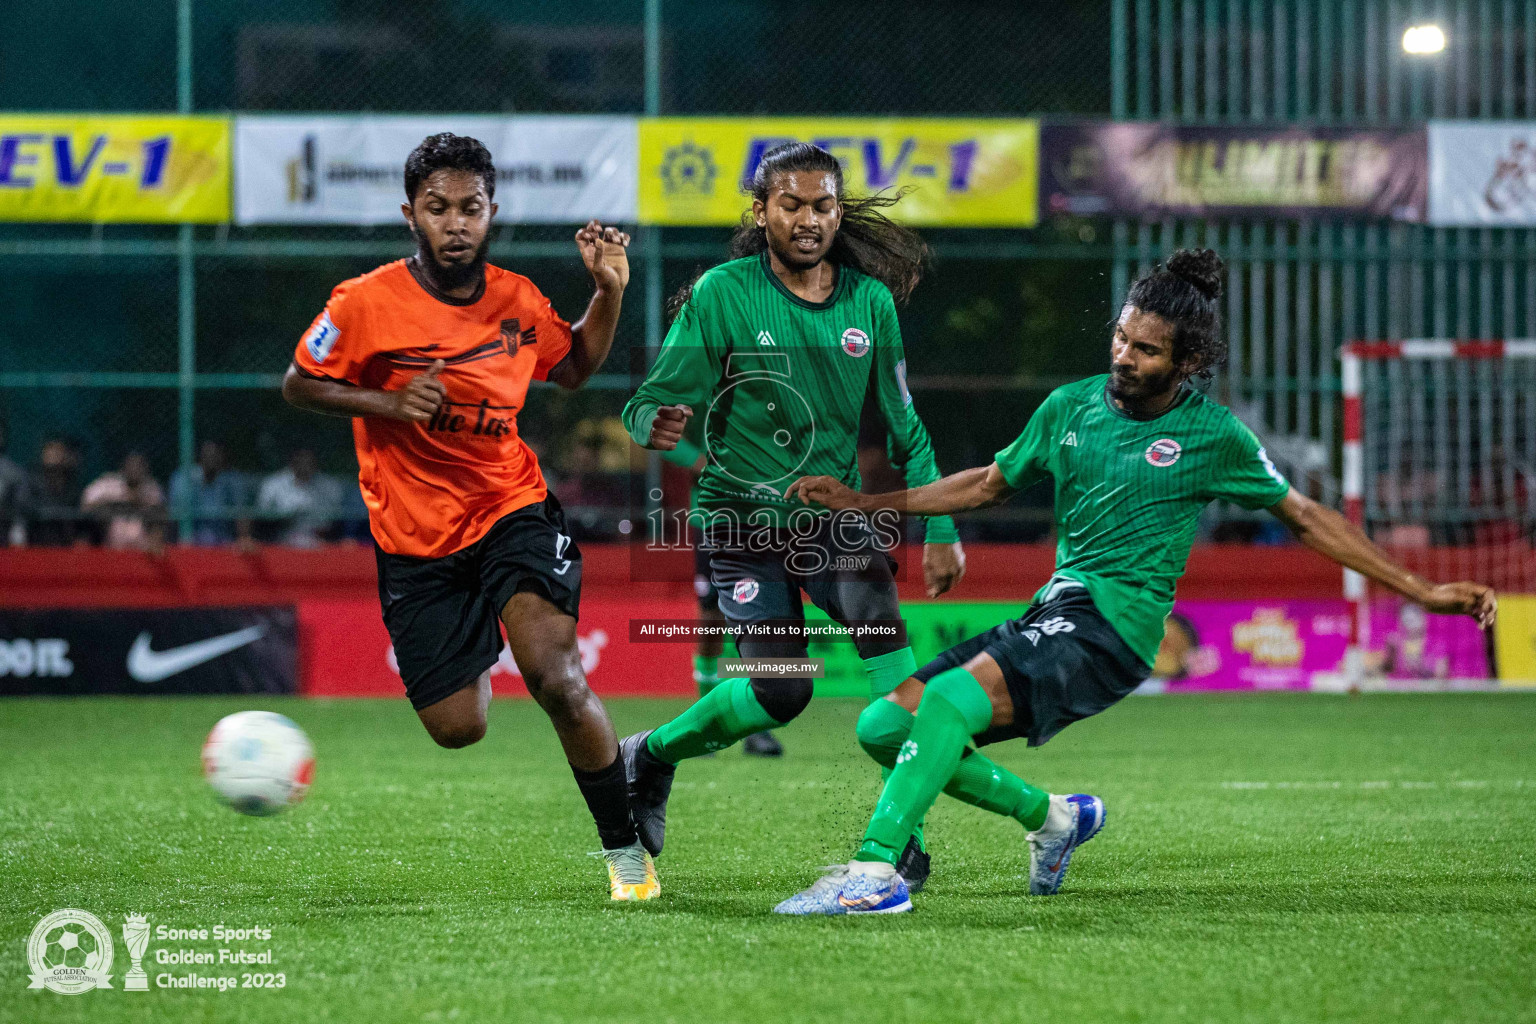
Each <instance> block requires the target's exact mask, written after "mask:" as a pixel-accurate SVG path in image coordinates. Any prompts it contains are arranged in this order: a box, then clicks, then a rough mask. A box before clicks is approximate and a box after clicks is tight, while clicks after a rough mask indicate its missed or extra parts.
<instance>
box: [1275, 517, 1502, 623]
mask: <svg viewBox="0 0 1536 1024" xmlns="http://www.w3.org/2000/svg"><path fill="white" fill-rule="evenodd" d="M1269 511H1270V512H1271V513H1272V514H1273V515H1274V516H1275V518H1277V519H1279V520H1280V521H1281V522H1282V523H1284V524H1285V525H1286V526H1287V527H1289V528H1290V531H1291V532H1292V533H1293V534H1295V535H1296V539H1297V540H1299V541H1301V542H1302V543H1303V544H1305V545H1306V546H1307V547H1309V548H1311V549H1312V550H1313V551H1316V552H1317V553H1318V554H1320V555H1324V556H1326V557H1328V558H1331V559H1333V560H1334V561H1335V562H1338V563H1339V564H1340V565H1342V566H1346V567H1347V568H1350V569H1353V570H1355V571H1356V572H1358V573H1360V574H1361V575H1363V576H1366V577H1368V578H1370V579H1373V580H1375V581H1376V582H1377V583H1380V584H1381V585H1382V586H1384V587H1386V588H1387V589H1388V590H1391V591H1393V592H1394V593H1397V594H1401V595H1402V596H1403V597H1406V598H1407V599H1408V600H1410V601H1412V602H1414V603H1415V604H1419V605H1422V606H1423V607H1424V608H1425V609H1427V610H1429V611H1432V612H1438V613H1440V614H1441V615H1470V616H1472V617H1473V618H1474V619H1476V620H1477V624H1478V625H1479V626H1481V627H1483V628H1484V629H1488V628H1490V627H1491V626H1492V625H1493V620H1494V618H1495V617H1496V616H1497V614H1498V599H1497V598H1496V596H1495V595H1494V592H1493V588H1492V587H1485V586H1483V585H1482V584H1481V583H1469V582H1462V583H1440V584H1435V583H1430V582H1429V581H1428V580H1425V579H1421V578H1420V577H1418V576H1415V575H1414V574H1413V573H1411V572H1409V571H1408V570H1407V569H1405V568H1403V567H1402V566H1401V565H1398V564H1397V563H1396V562H1394V561H1393V560H1392V559H1391V558H1390V557H1388V555H1387V553H1386V552H1385V551H1383V550H1381V548H1379V547H1377V546H1376V545H1375V544H1372V543H1371V539H1370V538H1369V537H1367V536H1366V535H1365V532H1364V531H1363V530H1361V529H1360V528H1359V527H1358V526H1356V525H1355V524H1354V523H1351V522H1350V521H1349V520H1348V519H1345V518H1344V517H1343V516H1341V515H1339V514H1338V513H1337V512H1335V511H1334V510H1333V509H1331V508H1328V507H1327V506H1326V505H1319V504H1318V503H1317V502H1315V501H1313V500H1312V499H1311V498H1308V497H1307V496H1306V495H1304V494H1298V493H1297V492H1296V489H1295V488H1294V487H1293V488H1291V490H1290V491H1289V492H1287V494H1286V496H1285V497H1284V498H1282V499H1280V501H1279V502H1278V503H1277V504H1275V505H1271V506H1270V508H1269Z"/></svg>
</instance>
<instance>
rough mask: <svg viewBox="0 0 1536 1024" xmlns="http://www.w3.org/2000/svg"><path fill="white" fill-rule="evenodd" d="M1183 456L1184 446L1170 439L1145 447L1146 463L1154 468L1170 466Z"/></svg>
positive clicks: (1154, 442)
mask: <svg viewBox="0 0 1536 1024" xmlns="http://www.w3.org/2000/svg"><path fill="white" fill-rule="evenodd" d="M1183 454H1184V446H1183V445H1181V444H1179V442H1177V441H1175V440H1174V439H1173V438H1171V437H1165V438H1163V439H1162V440H1161V441H1153V442H1152V443H1151V444H1150V445H1148V446H1147V461H1148V462H1150V463H1152V465H1154V466H1158V467H1163V466H1171V465H1173V464H1174V463H1175V462H1178V461H1179V456H1180V455H1183Z"/></svg>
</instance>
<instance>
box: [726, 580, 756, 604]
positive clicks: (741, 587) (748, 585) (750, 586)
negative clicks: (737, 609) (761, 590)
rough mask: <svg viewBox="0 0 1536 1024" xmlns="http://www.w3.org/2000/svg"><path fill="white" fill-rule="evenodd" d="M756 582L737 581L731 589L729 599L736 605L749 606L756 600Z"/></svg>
mask: <svg viewBox="0 0 1536 1024" xmlns="http://www.w3.org/2000/svg"><path fill="white" fill-rule="evenodd" d="M757 590H758V587H757V580H737V581H736V585H735V586H734V587H732V588H731V599H732V600H734V601H735V602H736V603H737V604H751V603H752V602H753V601H754V600H755V599H756V598H757Z"/></svg>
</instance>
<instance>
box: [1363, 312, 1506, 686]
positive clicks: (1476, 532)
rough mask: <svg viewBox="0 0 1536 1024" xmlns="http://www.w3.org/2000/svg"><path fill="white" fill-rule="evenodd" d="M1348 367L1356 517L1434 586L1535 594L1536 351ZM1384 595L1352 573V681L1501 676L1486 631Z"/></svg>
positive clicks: (1396, 355)
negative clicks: (1472, 584)
mask: <svg viewBox="0 0 1536 1024" xmlns="http://www.w3.org/2000/svg"><path fill="white" fill-rule="evenodd" d="M1342 357H1343V358H1342V362H1343V366H1342V369H1343V402H1344V410H1343V411H1344V478H1343V481H1342V482H1343V493H1344V504H1345V511H1346V514H1347V515H1348V516H1349V517H1350V519H1351V520H1353V521H1354V522H1355V523H1356V524H1358V525H1359V526H1361V527H1362V528H1363V529H1364V530H1365V531H1366V532H1367V533H1368V534H1369V535H1370V537H1371V539H1372V540H1374V541H1375V542H1376V543H1377V544H1380V545H1381V546H1382V547H1384V548H1386V549H1388V550H1389V551H1390V552H1391V553H1392V555H1393V556H1394V557H1395V558H1397V559H1399V560H1400V561H1401V562H1402V563H1403V564H1405V565H1407V566H1408V567H1409V568H1410V569H1412V570H1413V571H1414V572H1416V573H1418V574H1420V575H1422V576H1424V577H1426V578H1428V579H1431V580H1434V581H1436V582H1446V581H1451V580H1463V579H1469V580H1476V581H1478V582H1482V583H1487V584H1489V585H1490V586H1493V587H1494V588H1496V589H1497V590H1498V591H1499V592H1500V593H1526V594H1529V593H1536V548H1533V540H1536V509H1533V504H1532V501H1533V497H1536V340H1524V339H1522V340H1505V341H1450V340H1441V339H1426V338H1417V339H1409V340H1404V341H1387V342H1355V343H1353V344H1350V345H1347V346H1345V348H1344V350H1343V353H1342ZM1378 589H1379V588H1376V587H1374V586H1372V587H1368V586H1367V585H1366V581H1365V579H1364V578H1363V577H1361V576H1359V575H1358V574H1357V573H1353V572H1349V571H1346V572H1345V580H1344V591H1345V596H1346V597H1347V598H1348V599H1349V600H1350V601H1351V602H1352V603H1353V606H1354V625H1353V629H1354V635H1353V639H1354V643H1353V644H1352V645H1351V648H1352V652H1353V653H1352V658H1353V661H1352V663H1351V665H1350V666H1349V667H1348V668H1347V669H1346V672H1347V673H1348V674H1349V675H1350V676H1351V678H1352V679H1353V680H1355V681H1360V680H1364V679H1370V678H1371V677H1373V676H1382V675H1392V676H1395V677H1398V678H1404V677H1407V678H1424V679H1437V678H1438V679H1455V678H1468V677H1472V678H1475V677H1476V676H1478V675H1484V674H1486V673H1487V672H1488V671H1489V669H1491V668H1492V667H1493V666H1492V665H1490V664H1489V656H1490V655H1489V652H1490V651H1491V647H1490V646H1488V645H1486V644H1485V638H1484V637H1482V636H1481V635H1480V634H1478V633H1477V632H1476V631H1475V630H1468V629H1466V628H1465V624H1463V623H1451V622H1450V621H1449V620H1445V619H1442V617H1439V616H1430V617H1428V618H1427V619H1426V617H1425V616H1423V615H1422V614H1421V613H1419V612H1418V610H1417V609H1415V608H1413V607H1412V606H1408V605H1405V604H1404V603H1403V602H1401V601H1397V600H1395V599H1394V598H1393V596H1392V595H1390V594H1385V593H1378V592H1377V591H1378ZM1436 630H1438V631H1440V632H1441V633H1442V634H1443V635H1441V636H1439V637H1431V636H1430V633H1431V632H1433V631H1436ZM1383 631H1386V632H1388V633H1390V634H1391V635H1390V636H1387V635H1384V634H1383ZM1361 652H1370V653H1368V654H1366V653H1361Z"/></svg>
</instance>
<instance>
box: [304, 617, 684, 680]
mask: <svg viewBox="0 0 1536 1024" xmlns="http://www.w3.org/2000/svg"><path fill="white" fill-rule="evenodd" d="M298 609H299V638H300V639H299V679H300V680H301V683H300V688H301V692H303V693H305V694H307V695H309V696H311V697H402V696H404V695H405V687H404V685H403V684H402V683H401V682H400V676H399V673H397V672H396V671H395V661H394V651H393V650H392V649H391V647H390V643H389V634H388V633H387V632H385V630H384V622H383V620H382V619H381V618H380V616H379V602H378V600H377V598H358V599H350V598H347V599H337V600H323V599H322V600H312V601H300V602H299V604H298ZM695 614H696V610H695V607H694V603H693V602H692V601H690V600H687V599H680V600H668V601H661V602H654V603H648V604H646V605H644V606H643V607H640V606H637V605H636V604H634V603H632V602H627V601H621V600H583V601H582V602H581V619H580V620H579V621H578V623H577V626H576V643H577V645H578V646H579V647H580V649H581V667H582V669H583V670H585V672H586V674H587V682H588V683H589V684H590V685H591V687H592V689H593V690H594V691H595V692H596V693H598V694H600V695H602V696H605V697H624V696H635V697H640V696H644V697H661V696H688V695H690V694H692V693H694V692H695V691H694V684H693V662H692V655H693V647H692V646H691V645H689V644H654V643H652V644H634V643H631V642H630V640H629V620H630V619H631V618H634V617H635V616H636V615H644V616H646V617H651V616H655V617H658V618H678V619H683V618H692V617H693V616H694V615H695ZM491 689H492V692H493V693H495V694H496V696H498V697H524V696H527V691H526V690H525V689H524V688H523V685H522V678H521V675H520V674H519V673H518V671H517V665H516V663H515V662H514V661H513V660H512V655H511V652H510V651H508V650H506V649H505V648H503V650H502V654H501V661H499V662H498V663H497V664H496V666H495V667H494V668H493V669H492V670H491Z"/></svg>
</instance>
